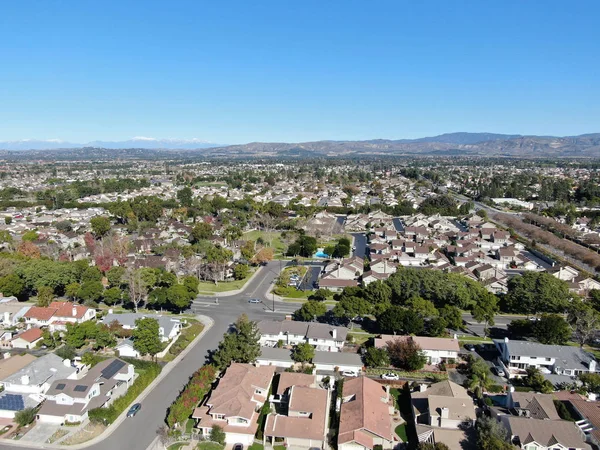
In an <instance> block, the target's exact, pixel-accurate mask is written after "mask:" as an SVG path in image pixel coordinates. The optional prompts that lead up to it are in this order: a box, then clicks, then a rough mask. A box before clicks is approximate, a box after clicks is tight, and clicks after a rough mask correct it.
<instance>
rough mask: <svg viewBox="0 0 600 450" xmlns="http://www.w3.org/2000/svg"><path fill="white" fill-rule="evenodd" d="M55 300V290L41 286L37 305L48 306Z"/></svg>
mask: <svg viewBox="0 0 600 450" xmlns="http://www.w3.org/2000/svg"><path fill="white" fill-rule="evenodd" d="M52 300H54V289H52V288H51V287H50V286H41V287H40V288H39V289H38V292H37V305H38V306H48V305H50V303H52Z"/></svg>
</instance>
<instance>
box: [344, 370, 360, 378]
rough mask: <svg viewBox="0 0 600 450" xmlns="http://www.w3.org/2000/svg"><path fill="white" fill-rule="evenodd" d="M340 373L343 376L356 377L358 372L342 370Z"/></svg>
mask: <svg viewBox="0 0 600 450" xmlns="http://www.w3.org/2000/svg"><path fill="white" fill-rule="evenodd" d="M342 375H343V376H345V377H357V376H358V374H357V373H356V372H352V371H351V370H344V371H343V372H342Z"/></svg>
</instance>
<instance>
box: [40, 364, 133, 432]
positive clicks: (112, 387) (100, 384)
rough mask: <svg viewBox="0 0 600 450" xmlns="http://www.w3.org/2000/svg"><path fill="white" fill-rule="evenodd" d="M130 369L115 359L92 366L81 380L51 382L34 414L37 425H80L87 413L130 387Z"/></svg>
mask: <svg viewBox="0 0 600 450" xmlns="http://www.w3.org/2000/svg"><path fill="white" fill-rule="evenodd" d="M134 375H135V373H134V370H133V365H132V364H127V363H126V362H125V361H122V360H120V359H117V358H110V359H107V360H105V361H102V362H100V363H98V364H96V365H95V366H94V367H92V368H91V369H90V370H89V371H88V373H87V374H86V375H85V376H84V377H83V378H81V379H78V380H72V379H61V380H55V381H54V382H53V383H52V385H51V386H50V388H49V389H48V391H47V392H46V393H45V395H44V397H45V398H46V401H45V402H44V404H43V405H42V407H41V408H40V410H39V411H38V415H37V418H38V420H39V421H40V422H49V423H76V422H83V421H84V420H85V419H86V418H87V415H88V411H89V410H90V409H93V408H98V407H103V406H109V405H110V404H111V403H112V402H113V401H114V399H115V398H117V397H120V396H122V395H123V394H125V393H126V392H127V389H128V388H129V387H130V386H131V384H133V379H134Z"/></svg>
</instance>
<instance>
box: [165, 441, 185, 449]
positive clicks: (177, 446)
mask: <svg viewBox="0 0 600 450" xmlns="http://www.w3.org/2000/svg"><path fill="white" fill-rule="evenodd" d="M185 445H187V444H186V443H185V442H177V443H176V444H171V445H169V447H168V448H167V450H179V449H180V448H182V447H183V446H185Z"/></svg>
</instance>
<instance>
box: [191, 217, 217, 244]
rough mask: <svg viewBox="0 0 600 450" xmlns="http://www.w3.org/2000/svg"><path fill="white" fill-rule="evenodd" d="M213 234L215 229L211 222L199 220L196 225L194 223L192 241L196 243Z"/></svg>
mask: <svg viewBox="0 0 600 450" xmlns="http://www.w3.org/2000/svg"><path fill="white" fill-rule="evenodd" d="M212 235H213V229H212V227H211V226H210V224H209V223H206V222H198V223H197V224H196V225H194V228H192V232H191V234H190V242H191V243H192V244H194V243H196V242H199V241H202V240H206V239H208V238H210V237H211V236H212Z"/></svg>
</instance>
